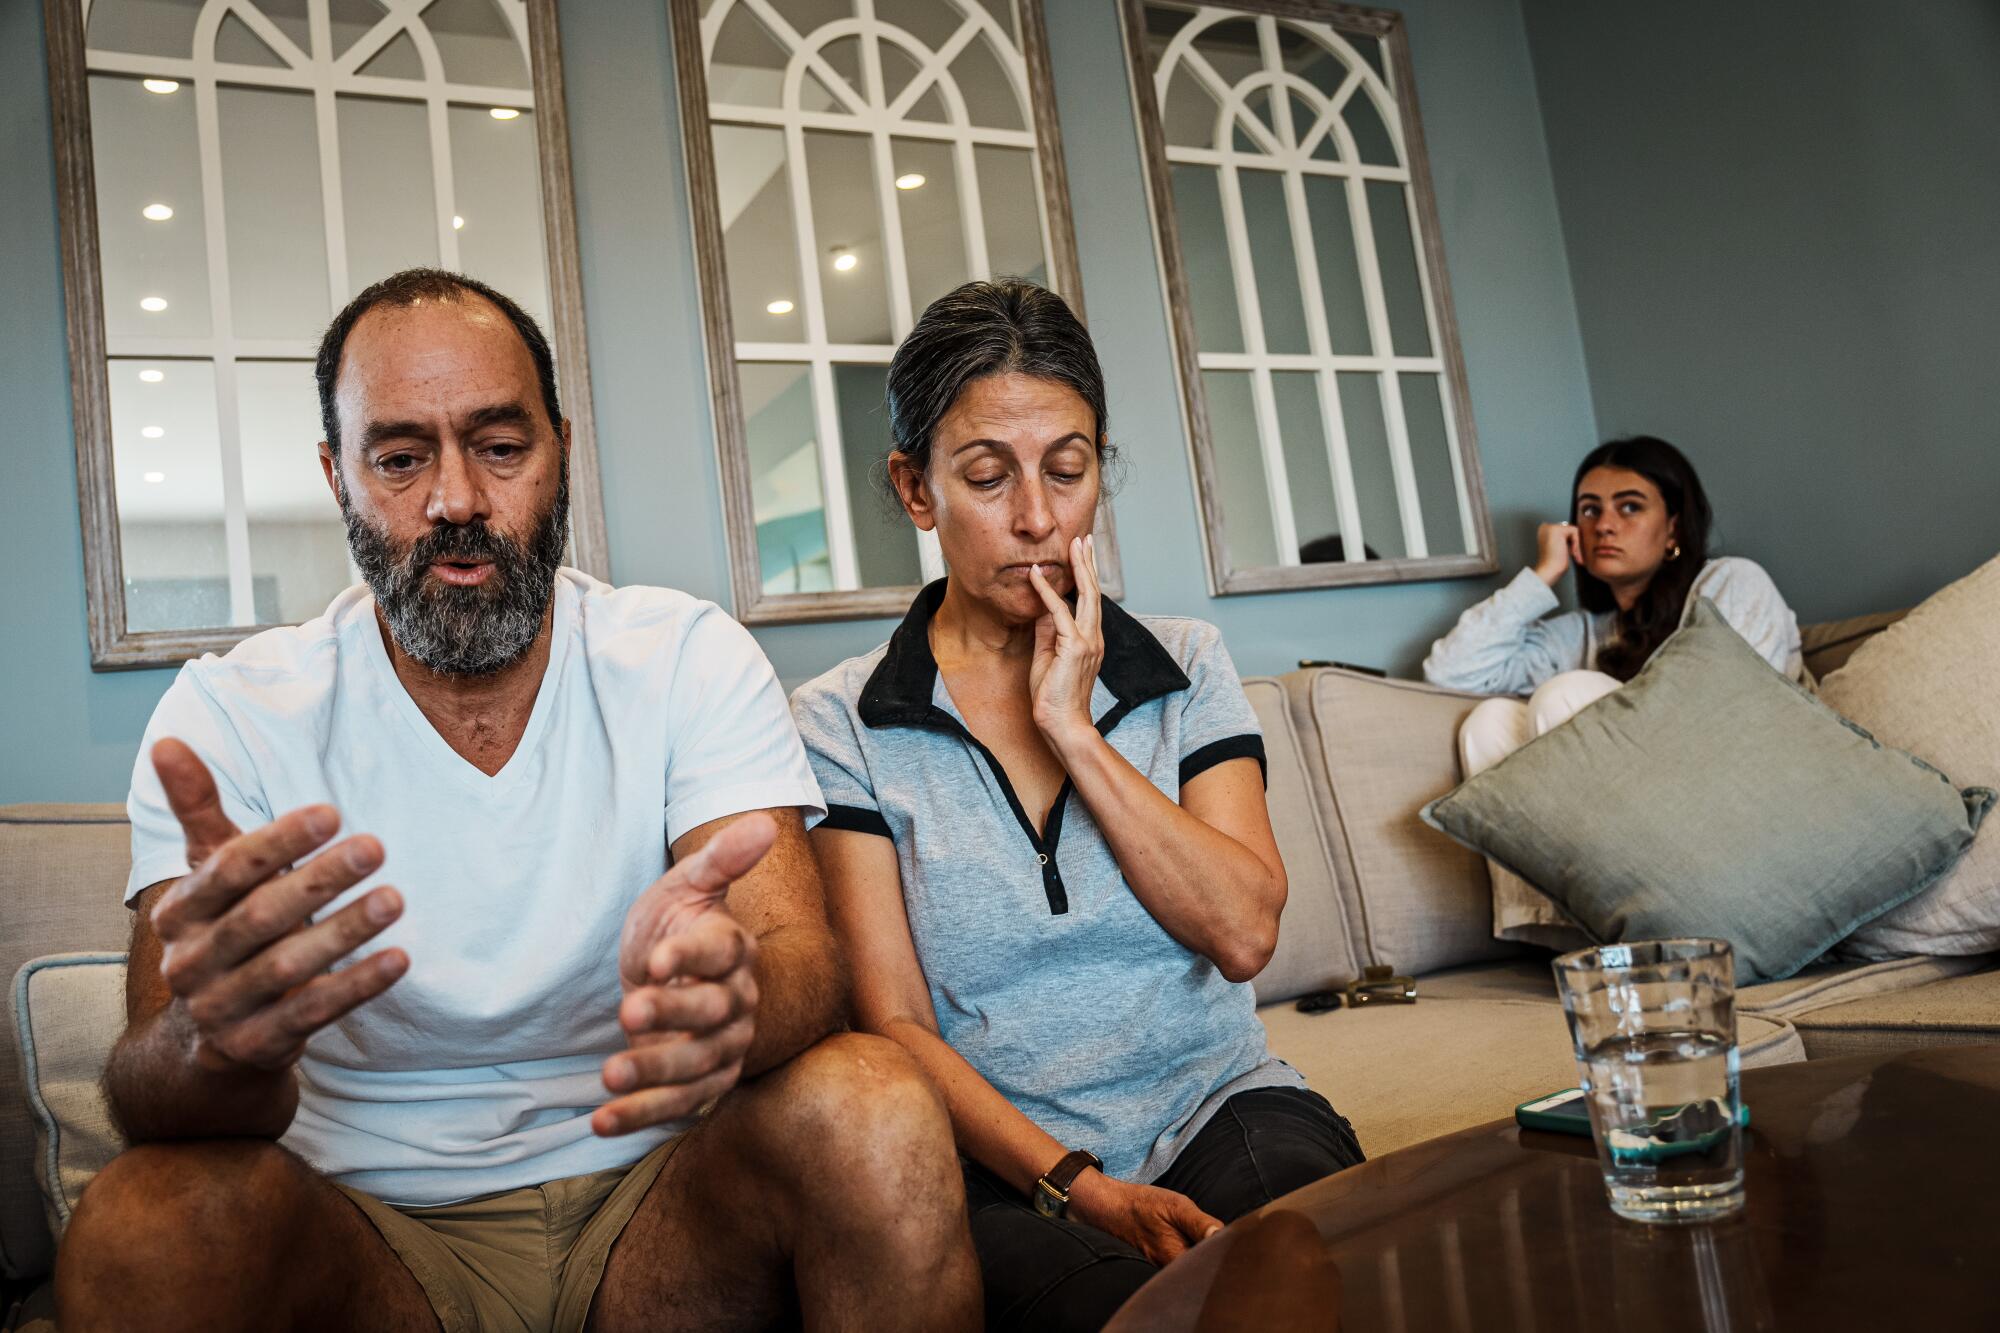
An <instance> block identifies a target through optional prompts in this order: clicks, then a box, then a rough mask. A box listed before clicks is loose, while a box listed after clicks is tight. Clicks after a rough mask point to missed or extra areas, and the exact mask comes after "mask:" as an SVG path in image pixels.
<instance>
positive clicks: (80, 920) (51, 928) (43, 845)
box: [0, 805, 132, 1278]
mask: <svg viewBox="0 0 2000 1333" xmlns="http://www.w3.org/2000/svg"><path fill="white" fill-rule="evenodd" d="M131 855H132V839H131V832H130V830H129V829H128V828H127V826H126V823H125V809H124V807H123V806H117V805H8V806H0V978H12V977H13V975H14V974H15V972H16V971H18V970H19V969H20V967H21V965H22V964H23V963H25V962H27V961H28V960H29V959H31V958H39V957H41V956H42V955H44V954H52V953H62V952H65V951H69V950H77V949H87V950H103V951H107V952H108V951H111V950H117V949H123V948H124V947H125V945H126V944H127V942H128V941H129V940H130V938H131V933H132V918H131V914H130V913H129V912H127V911H126V910H125V907H124V905H123V904H122V903H121V902H120V895H121V894H122V893H123V892H124V889H125V873H126V870H127V869H128V868H129V867H130V865H131ZM0 1032H4V1035H0V1044H4V1045H5V1047H6V1049H5V1050H4V1051H0V1274H4V1275H5V1276H7V1277H10V1278H27V1277H38V1276H40V1275H41V1274H43V1273H46V1272H47V1271H48V1270H49V1267H50V1265H51V1264H53V1263H54V1261H55V1245H54V1242H53V1241H52V1240H51V1239H50V1238H49V1229H48V1226H47V1224H46V1223H45V1222H44V1220H43V1217H42V1201H41V1196H40V1195H39V1194H38V1193H37V1192H36V1189H35V1177H34V1161H35V1128H34V1120H33V1117H32V1116H31V1115H30V1113H29V1110H28V1101H27V1098H26V1096H25V1095H24V1094H23V1092H22V1085H21V1072H20V1059H19V1051H18V1049H17V1048H16V1047H15V1044H14V1028H13V1025H12V1024H8V1025H6V1026H5V1028H4V1029H0Z"/></svg>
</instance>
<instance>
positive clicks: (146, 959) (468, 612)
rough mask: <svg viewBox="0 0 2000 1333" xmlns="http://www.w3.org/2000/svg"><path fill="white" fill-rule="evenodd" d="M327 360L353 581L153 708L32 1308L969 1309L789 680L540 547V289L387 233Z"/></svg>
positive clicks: (420, 1322) (169, 1319) (465, 1319)
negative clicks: (123, 1011)
mask: <svg viewBox="0 0 2000 1333" xmlns="http://www.w3.org/2000/svg"><path fill="white" fill-rule="evenodd" d="M317 378H318V382H319V395H320V409H321V417H322V424H323V426H324V429H325V432H326V439H325V440H324V441H323V442H322V443H321V444H320V446H319V455H320V462H321V466H322V468H323V469H324V471H325V473H326V479H327V483H328V485H329V486H330V487H331V489H332V492H333V495H334V498H335V500H336V501H337V502H338V503H339V505H340V509H341V512H342V514H343V515H344V516H345V518H346V522H347V531H348V538H349V543H350V546H351V549H352V552H353V556H354V561H355V564H356V565H357V566H358V567H359V568H360V570H361V572H362V574H363V575H364V577H365V579H366V586H365V587H354V588H350V589H348V590H347V591H346V592H344V593H342V594H341V595H340V596H339V597H337V598H336V599H335V600H334V602H333V604H332V605H331V606H329V607H328V608H327V610H326V613H325V615H323V616H321V617H320V618H319V619H317V620H313V621H310V622H308V623H307V624H304V625H301V626H298V627H296V628H285V629H274V630H268V631H265V632H264V633H261V634H258V635H255V636H253V637H251V638H249V639H247V640H246V641H244V642H243V643H242V644H241V645H239V646H238V647H237V648H236V649H235V650H234V651H232V652H230V653H229V654H228V655H227V656H225V657H221V658H216V657H205V658H203V659H201V660H200V661H197V662H190V663H189V664H188V665H187V666H185V667H184V668H183V669H182V671H181V674H180V676H179V677H178V678H177V679H176V680H175V682H174V684H173V685H172V687H171V688H170V689H169V690H168V691H167V694H166V696H165V697H164V698H163V699H162V700H161V702H160V705H159V708H158V710H157V711H156V712H155V713H154V715H153V720H152V724H151V726H150V727H149V728H148V732H147V737H146V742H145V745H144V748H143V749H142V752H141V755H140V759H139V761H138V763H137V765H136V767H135V771H134V774H133V781H132V793H131V798H130V803H129V804H130V810H131V816H132V852H133V855H132V873H131V878H130V881H129V883H128V885H127V888H126V901H127V902H128V903H129V904H130V905H131V906H132V907H133V908H134V909H135V922H134V929H133V938H132V952H131V962H130V967H129V970H128V990H127V1005H128V1019H129V1022H128V1027H127V1030H126V1032H125V1034H124V1036H123V1037H122V1038H121V1040H120V1041H119V1043H118V1046H117V1048H116V1050H115V1051H114V1053H113V1055H112V1059H111V1063H110V1068H109V1071H108V1073H107V1076H106V1088H107V1090H108V1092H109V1095H110V1099H111V1104H112V1108H113V1111H114V1113H115V1115H116V1117H117V1119H118V1122H119V1124H120V1126H121V1127H122V1128H123V1130H124V1131H125V1135H126V1138H127V1141H128V1143H130V1144H131V1145H132V1146H131V1147H130V1148H129V1149H128V1150H127V1151H126V1152H125V1153H124V1154H123V1155H122V1156H120V1157H119V1158H118V1159H117V1160H115V1161H114V1162H112V1164H111V1165H110V1166H109V1167H108V1168H107V1169H106V1170H105V1171H104V1172H103V1173H102V1174H101V1175H99V1177H98V1178H97V1180H96V1181H95V1182H94V1183H93V1184H92V1185H91V1187H90V1188H89V1190H88V1191H87V1192H86V1193H85V1195H84V1198H83V1200H82V1202H81V1204H80V1206H79V1208H78V1210H77V1212H76V1214H75V1216H74V1218H73V1219H72V1221H71V1223H70V1226H69V1230H68V1234H67V1235H66V1236H65V1238H64V1241H63V1245H62V1248H61V1251H60V1254H59V1256H58V1263H57V1273H56V1294H57V1302H58V1309H59V1314H60V1317H61V1322H62V1325H63V1327H64V1328H65V1329H66V1330H72V1331H74V1330H86V1329H100V1328H107V1329H114V1328H115V1329H130V1328H141V1327H143V1328H148V1329H178V1328H189V1329H195V1328H199V1329H249V1328H256V1329H284V1328H367V1329H405V1328H409V1329H418V1328H423V1329H432V1328H439V1327H443V1328H446V1329H452V1330H457V1329H468V1330H469V1329H548V1328H560V1329H577V1328H582V1327H585V1326H586V1324H587V1325H588V1326H590V1327H593V1328H601V1329H613V1328H618V1329H623V1328H639V1327H644V1328H648V1329H678V1328H689V1329H695V1328H699V1329H719V1328H739V1327H742V1328H753V1327H764V1326H768V1325H771V1324H775V1323H788V1322H795V1321H798V1320H800V1319H803V1320H804V1322H806V1323H807V1324H810V1325H813V1326H815V1327H820V1326H824V1327H839V1328H858V1327H863V1326H865V1327H868V1328H871V1329H889V1328H904V1327H907V1328H945V1327H954V1326H966V1325H971V1324H974V1323H976V1322H977V1320H978V1308H979V1289H978V1274H977V1269H976V1267H975V1264H974V1260H973V1257H972V1250H971V1245H970V1240H969V1236H968V1233H967V1228H966V1223H965V1218H964V1197H963V1193H962V1188H961V1185H960V1176H959V1171H958V1168H957V1165H956V1161H955V1157H954V1154H953V1151H952V1140H951V1129H950V1125H949V1122H948V1120H947V1119H946V1117H945V1115H944V1112H943V1109H942V1106H941V1104H940V1102H939V1100H938V1098H937V1096H936V1095H935V1093H934V1092H933V1091H932V1090H931V1088H930V1086H929V1084H928V1083H926V1082H925V1081H924V1079H923V1077H922V1075H921V1074H919V1073H918V1072H917V1070H916V1068H915V1066H914V1065H913V1064H911V1062H910V1061H909V1060H908V1059H907V1057H905V1056H903V1055H902V1054H901V1053H900V1051H899V1050H898V1048H896V1047H895V1046H893V1045H892V1044H890V1043H887V1042H883V1041H878V1040H875V1039H872V1038H866V1037H860V1036H853V1035H830V1034H833V1033H834V1032H835V1029H836V1028H837V1027H838V1026H839V1024H840V1021H841V1018H842V1015H843V1012H844V1005H845V991H844V986H843V981H842V972H841V967H840V963H839V959H838V955H837V953H836V950H835V946H834V942H833V937H832V935H831V933H830V931H829V930H828V927H827V922H826V919H825V911H824V907H823V904H822V900H821V892H820V884H819V878H818V874H817V871H816V869H815V866H814V863H813V860H812V856H811V853H810V851H809V849H808V846H807V843H806V841H805V836H804V816H803V813H802V812H816V811H818V810H819V809H820V808H821V798H820V793H819V789H818V787H817V785H816V784H815V783H814V781H813V777H812V772H811V770H810V768H809V767H808V765H807V762H806V757H805V754H804V751H803V749H802V748H801V746H800V744H799V740H798V737H797V734H796V733H795V732H794V731H793V729H792V723H791V718H790V713H789V710H788V709H787V706H786V702H785V698H784V695H783V693H782V691H781V690H780V689H779V687H778V682H777V679H776V677H775V675H774V674H773V673H772V670H771V667H770V664H769V663H768V662H767V661H766V660H765V659H764V657H763V655H762V653H761V652H760V651H759V650H758V648H757V646H756V644H755V642H754V641H753V640H752V639H751V638H750V636H749V635H748V633H746V632H745V631H744V630H743V628H742V627H741V626H739V625H737V624H736V622H734V621H733V620H731V619H730V618H729V617H728V616H727V615H725V614H724V613H723V612H722V611H721V610H720V609H719V608H717V607H716V606H714V605H713V604H711V603H708V602H702V601H698V600H696V599H694V598H692V597H689V596H687V595H685V594H683V593H679V592H673V591H670V590H667V589H661V588H618V589H614V588H611V587H608V586H606V585H604V584H602V583H599V582H597V581H595V580H593V579H591V578H589V577H588V576H586V575H584V574H581V573H579V572H577V571H575V570H572V569H564V568H561V567H560V562H561V552H562V549H563V541H564V534H565V531H566V527H567V500H568V488H567V481H566V478H567V474H568V459H569V438H570V435H569V423H568V422H567V421H565V420H564V419H563V416H562V412H561V409H560V407H559V405H558V402H557V397H556V383H555V371H554V367H553V364H552V361H551V358H550V354H549V348H548V344H547V341H546V340H545V339H544V338H543V336H542V333H541V331H540V330H539V329H538V328H537V327H536V325H535V322H534V321H533V320H532V319H531V318H530V317H529V316H528V315H527V314H525V313H524V312H523V311H522V310H521V309H520V307H519V306H517V305H516V304H515V303H514V302H512V301H510V300H508V299H507V298H506V297H504V296H502V295H501V294H500V293H498V292H496V291H493V290H492V289H491V288H489V287H487V286H485V285H484V284H481V283H478V282H475V281H472V280H470V279H467V278H464V277H459V276H456V275H453V274H449V273H443V272H439V271H436V270H431V269H413V270H410V271H407V272H404V273H399V274H396V275H395V276H393V277H391V278H388V279H386V280H385V281H383V282H380V283H378V284H376V285H375V286H373V287H370V288H369V289H368V290H367V291H365V292H363V293H362V294H361V295H360V296H358V297H356V298H355V300H354V302H353V303H352V304H351V305H349V306H348V307H347V309H345V310H343V311H342V312H341V313H340V315H339V316H338V317H337V318H336V319H335V320H334V322H333V324H332V326H331V327H330V328H329V329H328V331H327V333H326V336H325V339H324V341H323V342H322V344H321V347H320V353H319V361H318V366H317ZM343 833H344V835H345V836H337V835H341V834H343ZM669 849H671V856H670V855H669ZM392 883H393V887H392ZM718 1099H719V1100H718Z"/></svg>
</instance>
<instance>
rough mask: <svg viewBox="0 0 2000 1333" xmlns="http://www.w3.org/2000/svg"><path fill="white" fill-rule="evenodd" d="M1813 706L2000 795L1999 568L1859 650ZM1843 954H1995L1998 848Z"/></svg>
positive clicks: (1982, 571) (1862, 934) (1974, 853)
mask: <svg viewBox="0 0 2000 1333" xmlns="http://www.w3.org/2000/svg"><path fill="white" fill-rule="evenodd" d="M1820 698H1822V699H1824V700H1825V701H1826V702H1827V704H1828V706H1830V707H1832V708H1833V709H1835V710H1836V711H1837V712H1839V713H1840V714H1841V715H1842V716H1844V717H1847V718H1849V719H1851V720H1852V721H1853V722H1854V723H1855V724H1856V725H1858V726H1862V727H1866V728H1867V729H1868V730H1869V731H1871V732H1873V733H1874V735H1875V738H1876V739H1877V740H1879V741H1881V742H1882V743H1883V744H1884V745H1894V746H1896V747H1897V748H1899V749H1904V750H1908V751H1909V752H1910V753H1911V754H1914V755H1917V756H1919V757H1921V758H1923V759H1925V760H1927V761H1929V762H1930V763H1933V764H1936V765H1937V766H1938V767H1939V768H1941V769H1943V770H1944V771H1945V772H1947V773H1949V774H1951V776H1952V780H1953V781H1954V782H1959V783H1980V784H1982V785H1985V786H1989V787H2000V559H1994V560H1990V561H1988V562H1987V563H1986V564H1985V565H1983V566H1981V567H1980V568H1978V569H1976V570H1974V571H1973V572H1972V573H1970V574H1968V575H1966V576H1965V577H1964V578H1962V579H1960V580H1958V581H1957V582H1956V583H1953V584H1952V585H1950V586H1949V587H1947V588H1944V589H1943V590H1941V591H1939V592H1938V593H1936V594H1935V595H1933V596H1932V597H1930V598H1928V599H1927V600H1926V601H1925V602H1924V603H1923V604H1922V605H1921V606H1919V607H1917V609H1916V610H1914V611H1912V612H1910V614H1909V616H1908V618H1906V619H1904V620H1902V621H1900V622H1898V623H1897V624H1894V625H1891V626H1890V627H1889V628H1888V629H1886V630H1884V631H1882V633H1881V634H1880V635H1878V636H1876V637H1875V638H1873V639H1870V640H1869V641H1868V642H1867V643H1865V644H1863V645H1861V647H1860V649H1859V650H1858V651H1856V652H1855V654H1854V656H1853V658H1852V659H1851V660H1849V662H1848V663H1847V665H1846V666H1844V667H1842V668H1841V669H1840V670H1838V671H1836V672H1834V673H1833V674H1832V675H1830V676H1828V677H1827V678H1826V679H1825V680H1823V681H1822V682H1820ZM1841 949H1842V952H1844V953H1851V954H1852V955H1854V956H1855V957H1858V958H1889V957H1894V956H1896V955H1898V954H1910V953H1918V954H1948V953H1950V954H1968V953H1969V954H1983V953H1992V952H1994V951H1995V950H2000V838H1995V837H1994V836H1992V834H1990V833H1989V834H1988V835H1987V836H1986V837H1984V838H1980V839H1978V840H1977V841H1975V842H1974V843H1973V845H1972V848H1971V850H1969V851H1968V852H1966V854H1965V859H1964V860H1962V861H1961V862H1959V864H1958V866H1957V868H1956V869H1954V870H1953V871H1952V872H1951V874H1950V875H1948V876H1946V877H1945V879H1944V880H1942V881H1941V882H1940V883H1939V884H1938V885H1937V886H1936V887H1935V888H1933V889H1931V890H1930V891H1928V892H1926V893H1924V894H1922V895H1920V896H1918V897H1916V898H1913V899H1911V900H1910V901H1909V902H1907V903H1904V904H1903V905H1901V906H1899V907H1897V908H1895V909H1894V910H1893V911H1890V912H1888V913H1886V914H1884V915H1883V916H1880V917H1878V918H1876V919H1875V920H1873V921H1871V922H1869V923H1868V924H1866V925H1864V926H1863V927H1862V928H1861V929H1860V930H1857V931H1855V932H1854V934H1853V935H1852V936H1851V937H1850V938H1849V939H1848V940H1847V942H1846V943H1845V944H1843V945H1842V946H1841Z"/></svg>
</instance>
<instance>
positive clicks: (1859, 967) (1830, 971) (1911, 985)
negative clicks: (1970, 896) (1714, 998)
mask: <svg viewBox="0 0 2000 1333" xmlns="http://www.w3.org/2000/svg"><path fill="white" fill-rule="evenodd" d="M1992 962H1993V960H1992V959H1991V958H1964V957H1959V958H1891V959H1888V960H1886V961H1884V962H1879V963H1867V962H1853V961H1839V962H1822V963H1819V964H1816V965H1815V966H1812V967H1809V968H1806V969H1805V970H1804V971H1801V972H1798V973H1796V974H1794V975H1793V976H1790V977H1787V978H1785V979H1784V980H1783V981H1767V982H1765V983H1764V984H1763V985H1761V986H1745V987H1743V988H1742V989H1740V990H1738V991H1737V992H1736V1007H1737V1009H1738V1010H1739V1011H1741V1012H1743V1013H1749V1014H1759V1015H1762V1016H1763V1017H1765V1018H1785V1019H1794V1020H1795V1019H1797V1018H1799V1017H1800V1016H1801V1015H1804V1014H1810V1013H1814V1012H1816V1011H1818V1010H1821V1009H1826V1008H1830V1007H1832V1006H1833V1005H1838V1004H1847V1003H1849V1002H1851V1001H1854V1000H1860V999H1866V998H1867V997H1869V996H1873V995H1889V994H1893V993H1895V992H1896V991H1906V990H1914V989H1916V988H1917V987H1919V986H1928V985H1930V984H1931V983H1932V982H1936V981H1943V980H1945V979H1947V978H1950V977H1956V976H1963V975H1965V974H1966V973H1968V972H1977V971H1979V970H1980V969H1981V968H1985V967H1990V966H1991V965H1992Z"/></svg>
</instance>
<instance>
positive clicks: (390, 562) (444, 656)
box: [340, 476, 569, 676]
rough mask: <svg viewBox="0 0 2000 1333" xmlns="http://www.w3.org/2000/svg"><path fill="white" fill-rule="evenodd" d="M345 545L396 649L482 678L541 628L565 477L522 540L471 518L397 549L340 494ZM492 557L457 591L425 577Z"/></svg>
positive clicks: (453, 672) (559, 537)
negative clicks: (479, 579) (442, 564)
mask: <svg viewBox="0 0 2000 1333" xmlns="http://www.w3.org/2000/svg"><path fill="white" fill-rule="evenodd" d="M340 513H341V517H342V518H344V519H345V520H346V522H347V548H348V550H350V551H352V552H353V554H354V563H355V565H356V566H357V567H359V569H360V570H361V577H362V578H364V579H366V580H367V581H368V586H369V588H370V589H372V590H373V591H374V593H375V604H376V605H377V606H378V607H380V608H381V610H382V616H383V618H384V619H385V620H387V621H388V622H389V633H390V634H391V635H393V636H394V637H395V640H396V645H397V647H399V648H401V649H402V650H403V651H404V652H406V653H408V654H409V655H410V656H411V657H413V658H415V659H416V660H417V661H418V662H420V663H422V664H423V665H424V666H426V667H428V668H430V669H431V670H432V671H435V672H438V673H439V674H441V675H447V676H485V675H491V674H492V673H493V672H495V671H498V670H500V669H501V668H502V667H505V666H509V665H511V664H513V663H514V662H517V661H519V660H520V658H521V655H522V654H524V653H526V652H527V651H528V647H529V645H530V644H532V643H534V641H535V635H536V634H537V633H539V632H540V630H541V628H542V616H543V614H544V613H546V612H547V610H548V607H549V598H551V597H553V596H554V595H555V579H556V569H557V567H558V566H559V565H561V564H562V553H563V541H564V537H565V534H566V533H567V531H568V528H569V478H568V477H567V476H564V477H563V478H562V479H561V481H560V482H559V483H558V484H557V487H556V498H555V503H554V504H553V505H551V506H550V507H549V511H548V512H547V513H546V514H544V515H543V516H542V519H541V521H540V522H539V523H537V524H536V525H535V530H534V531H533V532H532V533H530V534H529V535H528V539H527V540H526V541H525V542H517V541H515V540H513V539H512V538H510V537H507V536H505V535H504V534H502V533H499V532H495V531H494V530H493V529H492V528H489V527H487V526H486V522H485V520H484V519H474V520H473V521H472V522H470V523H467V524H464V525H463V526H459V525H455V524H450V523H440V524H438V525H437V526H436V527H434V528H432V529H431V530H430V531H429V532H427V533H425V534H424V535H423V536H421V537H419V538H417V539H416V540H415V541H413V542H411V543H410V544H409V546H408V547H407V548H406V549H404V550H402V551H400V552H399V551H398V550H397V549H396V545H395V542H394V541H393V540H392V539H391V538H390V536H389V534H388V533H387V532H385V531H383V530H382V529H380V528H377V527H375V526H374V525H373V524H371V523H369V522H368V520H367V519H365V518H363V517H362V516H361V515H360V514H359V513H357V512H356V511H355V509H354V507H353V506H352V505H350V504H349V503H348V500H347V495H346V492H345V490H344V489H343V491H342V492H341V495H340ZM464 560H472V561H491V562H492V564H493V572H492V573H491V574H489V575H487V577H486V581H485V582H483V583H480V584H476V585H474V586H472V587H461V586H458V585H456V584H450V583H445V582H443V581H442V580H436V579H432V578H431V577H430V567H431V566H432V565H433V564H435V563H437V562H439V561H464Z"/></svg>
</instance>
